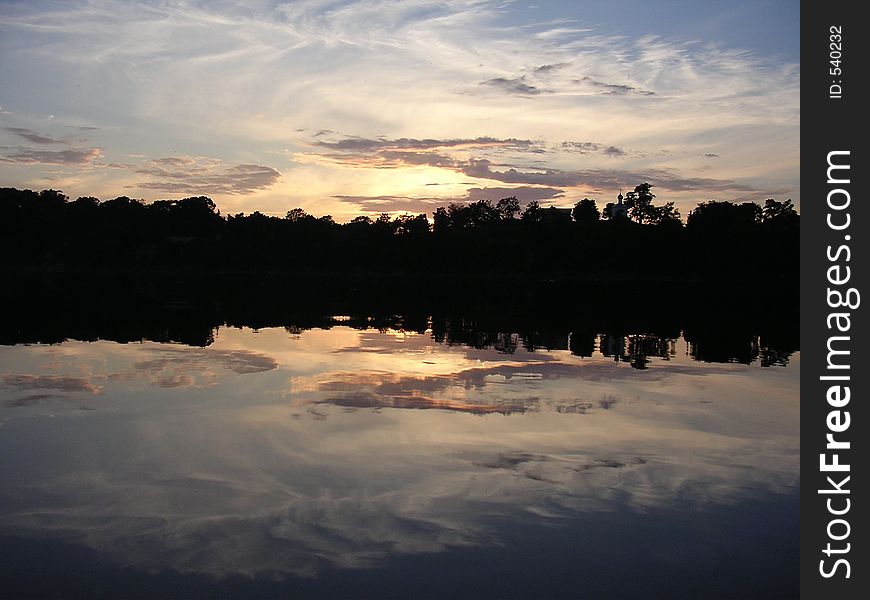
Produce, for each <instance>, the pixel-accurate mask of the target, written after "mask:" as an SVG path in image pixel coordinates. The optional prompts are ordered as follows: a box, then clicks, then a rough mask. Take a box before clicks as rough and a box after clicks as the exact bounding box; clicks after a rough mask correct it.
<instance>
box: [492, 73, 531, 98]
mask: <svg viewBox="0 0 870 600" xmlns="http://www.w3.org/2000/svg"><path fill="white" fill-rule="evenodd" d="M480 85H485V86H490V87H494V88H497V89H499V90H501V91H503V92H506V93H508V94H516V95H518V96H536V95H538V94H540V93H541V92H542V91H543V90H541V89H540V88H538V87H535V86H534V85H530V84H528V83H526V77H525V75H523V76H521V77H516V78H514V79H508V78H506V77H495V78H493V79H487V80H486V81H482V82H481V83H480Z"/></svg>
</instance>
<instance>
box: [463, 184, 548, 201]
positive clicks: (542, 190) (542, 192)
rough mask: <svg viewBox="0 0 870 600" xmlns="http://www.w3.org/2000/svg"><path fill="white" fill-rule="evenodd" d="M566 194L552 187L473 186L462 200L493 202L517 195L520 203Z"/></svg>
mask: <svg viewBox="0 0 870 600" xmlns="http://www.w3.org/2000/svg"><path fill="white" fill-rule="evenodd" d="M564 195H565V192H564V191H563V190H560V189H558V188H552V187H531V186H519V187H485V188H471V189H469V190H468V196H467V198H465V199H463V200H461V201H463V202H476V201H478V200H491V201H493V202H495V201H497V200H501V199H502V198H508V197H510V196H516V198H517V200H519V201H520V203H522V204H525V203H527V202H531V201H532V200H552V199H554V198H561V197H562V196H564Z"/></svg>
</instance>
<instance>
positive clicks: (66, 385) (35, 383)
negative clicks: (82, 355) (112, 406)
mask: <svg viewBox="0 0 870 600" xmlns="http://www.w3.org/2000/svg"><path fill="white" fill-rule="evenodd" d="M2 381H3V384H4V385H8V386H10V387H14V388H17V389H20V390H60V391H62V392H87V393H89V394H98V393H100V388H99V387H97V386H95V385H93V384H92V383H91V382H89V381H88V380H87V379H85V378H83V377H66V376H61V375H4V376H3V379H2Z"/></svg>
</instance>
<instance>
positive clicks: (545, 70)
mask: <svg viewBox="0 0 870 600" xmlns="http://www.w3.org/2000/svg"><path fill="white" fill-rule="evenodd" d="M569 64H570V63H556V64H552V65H541V66H539V67H535V70H534V72H535V75H547V74H549V73H552V72H553V71H557V70H559V69H563V68H565V67H567V66H568V65H569Z"/></svg>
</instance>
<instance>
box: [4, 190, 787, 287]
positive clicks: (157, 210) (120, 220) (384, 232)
mask: <svg viewBox="0 0 870 600" xmlns="http://www.w3.org/2000/svg"><path fill="white" fill-rule="evenodd" d="M655 198H656V197H655V195H654V194H653V193H652V186H651V185H650V184H648V183H642V184H640V185H638V186H637V187H635V188H634V190H632V191H629V192H628V193H627V194H626V196H625V198H624V201H623V202H622V203H621V204H622V206H621V207H620V206H618V205H617V204H614V203H608V204H606V205H605V206H604V207H603V209H602V210H599V209H598V206H597V203H596V202H595V201H594V200H592V199H589V198H584V199H583V200H581V201H579V202H578V203H577V204H576V205H575V206H574V207H573V208H571V209H568V208H556V207H542V206H541V205H540V204H539V203H538V202H535V201H532V202H529V203H528V204H527V205H526V206H525V207H524V208H523V207H522V205H521V203H520V202H519V200H518V199H517V198H516V197H508V198H503V199H501V200H499V201H497V202H495V203H493V202H491V201H488V200H479V201H477V202H471V203H451V204H449V205H447V206H443V207H438V208H436V209H435V211H434V212H433V214H432V219H431V221H430V219H429V218H428V217H427V215H425V214H417V215H407V214H406V215H400V216H397V217H391V216H390V215H388V214H381V215H379V216H377V217H375V218H372V217H369V216H359V217H356V218H355V219H352V220H351V221H349V222H348V223H344V224H339V223H337V222H335V220H334V219H333V218H332V217H331V216H329V215H326V216H321V217H317V216H314V215H311V214H308V213H307V212H306V211H304V210H303V209H301V208H294V209H292V210H290V211H288V212H287V213H286V214H285V215H284V216H283V217H276V216H270V215H265V214H262V213H260V212H253V213H251V214H247V215H246V214H241V213H240V214H235V215H227V216H223V215H221V214H220V211H219V210H218V209H217V207H216V205H215V203H214V202H213V201H212V200H211V199H210V198H208V197H205V196H196V197H189V198H183V199H180V200H158V201H155V202H152V203H145V202H143V201H141V200H136V199H132V198H129V197H126V196H121V197H118V198H114V199H112V200H107V201H100V200H99V199H97V198H94V197H80V198H77V199H76V200H70V199H69V198H68V197H67V196H65V195H64V194H63V193H62V192H59V191H55V190H43V191H41V192H35V191H31V190H18V189H15V188H0V235H2V240H0V256H2V258H0V264H2V265H3V266H4V267H5V268H7V269H8V268H13V269H16V268H56V269H81V268H110V269H117V268H123V269H179V268H197V269H211V270H263V269H281V270H289V271H300V272H336V273H342V272H355V273H366V272H381V273H447V274H449V273H457V274H474V273H476V274H492V273H495V274H511V275H524V276H543V275H547V276H559V275H571V276H574V275H580V276H598V277H601V276H609V277H620V276H633V275H643V276H655V277H682V278H685V277H693V278H725V279H734V278H737V279H740V278H747V277H749V278H758V277H761V278H763V277H768V276H775V277H777V278H783V277H789V278H792V277H793V278H796V277H797V264H798V250H799V249H798V242H799V228H800V217H799V215H798V213H797V212H796V211H795V209H794V206H793V205H792V203H791V201H790V200H786V201H785V202H779V201H776V200H773V199H768V200H767V201H766V202H765V203H764V205H763V206H762V205H759V204H757V203H754V202H743V203H739V204H738V203H732V202H728V201H707V202H701V203H699V204H698V205H697V206H696V207H695V208H694V209H693V210H692V211H691V212H689V214H688V216H687V218H686V221H685V224H684V223H683V221H682V219H681V215H680V213H679V210H678V209H676V208H675V207H674V204H673V202H667V203H665V204H660V205H657V204H656V203H655Z"/></svg>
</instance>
